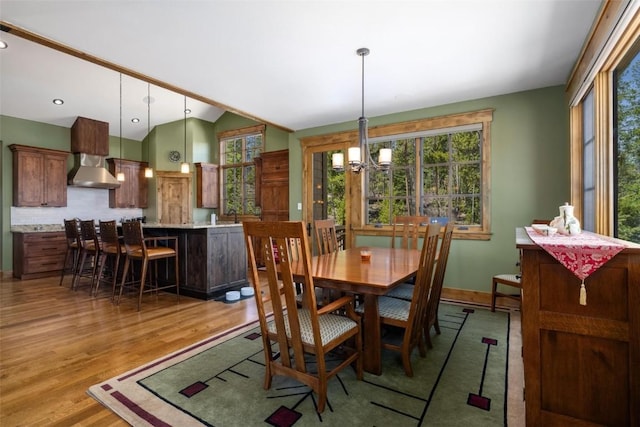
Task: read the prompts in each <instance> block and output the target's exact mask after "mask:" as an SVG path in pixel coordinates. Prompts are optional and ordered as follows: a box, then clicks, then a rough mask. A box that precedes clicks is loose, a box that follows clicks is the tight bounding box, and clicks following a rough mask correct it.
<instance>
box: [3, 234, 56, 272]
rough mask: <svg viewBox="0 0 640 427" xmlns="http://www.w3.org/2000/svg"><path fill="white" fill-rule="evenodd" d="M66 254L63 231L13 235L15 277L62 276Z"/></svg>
mask: <svg viewBox="0 0 640 427" xmlns="http://www.w3.org/2000/svg"><path fill="white" fill-rule="evenodd" d="M66 252H67V240H66V238H65V234H64V232H63V231H55V232H33V233H13V276H14V277H17V278H18V279H35V278H38V277H48V276H57V275H60V273H61V271H62V268H63V266H64V257H65V254H66Z"/></svg>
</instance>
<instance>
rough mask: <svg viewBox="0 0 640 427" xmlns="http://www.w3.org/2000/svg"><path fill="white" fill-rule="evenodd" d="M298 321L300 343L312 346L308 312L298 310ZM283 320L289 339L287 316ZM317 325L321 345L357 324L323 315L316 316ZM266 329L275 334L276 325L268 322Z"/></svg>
mask: <svg viewBox="0 0 640 427" xmlns="http://www.w3.org/2000/svg"><path fill="white" fill-rule="evenodd" d="M298 319H299V321H300V335H301V336H302V342H303V343H305V344H309V345H313V330H312V329H311V316H310V314H309V310H307V309H304V308H301V309H298ZM284 320H285V322H284V323H285V328H286V333H287V337H291V329H290V326H289V315H288V314H285V316H284ZM318 323H319V326H320V339H321V340H322V345H324V344H326V343H328V342H330V341H332V340H334V339H336V338H338V337H340V336H342V335H343V334H345V333H347V332H349V331H350V330H352V329H355V328H357V327H358V324H357V323H356V322H355V321H353V320H351V319H349V318H348V317H344V316H339V315H337V314H323V315H322V316H318ZM268 328H269V332H270V333H272V334H275V333H276V325H275V323H274V322H270V323H269V325H268Z"/></svg>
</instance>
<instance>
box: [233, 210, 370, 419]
mask: <svg viewBox="0 0 640 427" xmlns="http://www.w3.org/2000/svg"><path fill="white" fill-rule="evenodd" d="M243 227H244V235H245V243H246V247H247V255H248V258H249V269H250V272H249V273H250V277H251V283H252V285H253V288H254V295H255V300H256V305H257V309H258V315H259V319H260V331H261V334H262V343H263V349H264V356H265V368H266V370H265V379H264V388H265V389H269V388H271V382H272V378H273V377H274V376H276V375H283V376H287V377H290V378H293V379H295V380H297V381H299V382H301V383H303V384H305V385H307V386H308V387H310V388H311V389H312V390H313V391H314V392H315V393H316V394H317V396H318V404H317V408H316V409H317V411H318V413H322V412H323V411H324V409H325V405H326V402H327V383H328V381H329V380H330V379H331V378H333V377H334V376H336V375H337V374H338V373H339V372H340V371H342V370H343V369H344V368H346V367H347V366H349V365H352V364H355V371H356V377H357V378H358V379H359V380H361V379H362V368H363V363H362V337H361V326H360V317H359V316H358V315H357V314H356V313H355V311H354V309H353V297H351V296H344V297H342V298H340V299H338V300H336V301H333V302H331V303H330V304H328V305H327V306H324V307H321V308H318V307H317V304H316V301H315V292H313V289H314V288H315V287H314V283H313V276H312V274H311V253H310V250H309V242H308V239H307V233H306V230H305V226H304V223H303V222H301V221H300V222H244V223H243ZM292 240H294V241H299V242H300V244H299V245H294V246H292V245H291V241H292ZM254 242H259V243H258V244H257V245H256V244H255V243H254ZM292 248H294V249H293V250H292ZM294 251H298V253H293V252H294ZM276 254H277V259H276ZM296 257H299V259H298V260H296ZM257 259H261V260H262V261H263V262H264V264H265V268H266V271H265V272H263V274H266V276H267V284H268V289H267V290H266V291H264V292H263V288H262V287H261V280H260V276H259V269H258V264H257ZM296 263H302V267H303V268H302V270H303V271H304V274H303V275H304V280H303V282H302V286H304V289H305V291H304V292H303V295H305V299H307V301H306V302H305V304H304V305H303V306H299V305H298V304H297V302H296V292H295V283H294V278H293V266H294V265H297V264H296ZM269 302H270V303H271V310H268V308H267V307H266V304H268V303H269ZM339 309H342V310H344V312H345V315H340V314H336V311H337V310H339ZM269 311H273V320H270V318H269V317H268V316H267V313H268V312H269ZM333 350H338V351H336V352H333ZM330 353H331V354H330ZM306 356H309V358H310V359H307V358H306ZM341 357H344V358H343V359H340V358H341ZM328 358H330V359H332V361H328V360H327V359H328ZM328 362H329V363H328Z"/></svg>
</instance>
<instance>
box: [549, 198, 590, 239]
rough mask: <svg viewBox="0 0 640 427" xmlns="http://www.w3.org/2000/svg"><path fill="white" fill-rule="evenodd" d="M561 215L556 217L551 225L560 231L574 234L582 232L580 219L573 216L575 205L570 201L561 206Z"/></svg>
mask: <svg viewBox="0 0 640 427" xmlns="http://www.w3.org/2000/svg"><path fill="white" fill-rule="evenodd" d="M559 210H560V215H559V216H557V217H555V218H554V219H553V221H551V223H550V224H549V226H551V227H554V228H557V229H558V233H561V234H567V235H573V234H580V233H581V232H582V229H581V228H580V221H578V219H577V218H576V217H575V216H573V206H571V205H570V204H569V203H568V202H565V204H564V205H562V206H560V207H559Z"/></svg>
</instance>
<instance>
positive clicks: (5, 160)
mask: <svg viewBox="0 0 640 427" xmlns="http://www.w3.org/2000/svg"><path fill="white" fill-rule="evenodd" d="M0 140H1V141H2V155H1V156H0V157H1V160H2V163H1V164H2V173H1V174H0V176H1V181H0V187H1V188H2V197H1V200H2V214H1V215H0V220H1V221H2V224H1V227H2V233H1V234H0V255H1V256H2V271H10V270H12V269H13V239H12V236H11V231H10V230H11V204H12V203H13V166H12V159H13V156H12V153H11V150H10V149H9V145H11V144H20V145H28V146H32V147H42V148H51V149H54V150H66V151H70V149H71V129H70V128H65V127H62V126H53V125H49V124H45V123H39V122H34V121H30V120H23V119H18V118H15V117H8V116H2V115H0ZM141 148H142V147H141V144H140V142H138V141H134V140H131V139H126V138H123V139H122V156H121V155H120V138H119V137H114V136H109V157H123V158H126V159H131V160H141V159H142V157H141ZM72 167H73V156H69V160H68V162H67V171H69V170H71V168H72ZM45 209H55V208H45Z"/></svg>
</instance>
